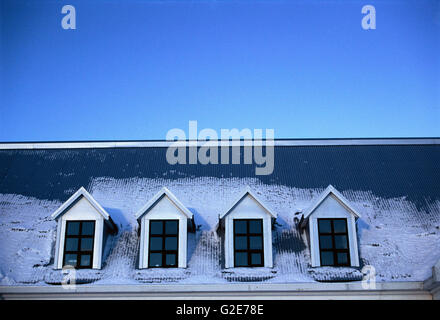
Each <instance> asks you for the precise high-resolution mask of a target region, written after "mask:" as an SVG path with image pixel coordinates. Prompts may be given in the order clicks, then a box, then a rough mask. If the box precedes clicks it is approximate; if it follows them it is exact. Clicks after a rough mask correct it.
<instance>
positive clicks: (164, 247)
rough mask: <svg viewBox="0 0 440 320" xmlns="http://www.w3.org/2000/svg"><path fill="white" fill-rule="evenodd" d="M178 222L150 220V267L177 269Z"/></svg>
mask: <svg viewBox="0 0 440 320" xmlns="http://www.w3.org/2000/svg"><path fill="white" fill-rule="evenodd" d="M178 235H179V221H178V220H150V235H149V241H150V242H149V243H150V245H149V260H148V266H149V267H150V268H151V267H163V268H170V267H177V254H178Z"/></svg>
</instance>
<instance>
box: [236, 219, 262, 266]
mask: <svg viewBox="0 0 440 320" xmlns="http://www.w3.org/2000/svg"><path fill="white" fill-rule="evenodd" d="M234 263H235V266H236V267H262V266H264V242H263V219H235V220H234Z"/></svg>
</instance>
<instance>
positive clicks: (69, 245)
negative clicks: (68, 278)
mask: <svg viewBox="0 0 440 320" xmlns="http://www.w3.org/2000/svg"><path fill="white" fill-rule="evenodd" d="M94 238H95V221H66V236H65V243H64V262H63V266H67V265H69V266H72V267H75V268H92V265H93V243H94Z"/></svg>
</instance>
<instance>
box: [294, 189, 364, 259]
mask: <svg viewBox="0 0 440 320" xmlns="http://www.w3.org/2000/svg"><path fill="white" fill-rule="evenodd" d="M359 217H360V214H359V213H358V212H357V211H356V210H355V209H354V208H353V207H352V206H351V205H350V203H349V201H348V200H347V199H346V198H345V197H344V196H343V195H342V194H341V193H339V192H338V190H336V189H335V188H334V187H333V186H331V185H329V186H328V187H327V188H326V189H325V190H324V192H323V193H322V194H320V195H319V196H318V197H317V199H316V200H315V201H314V202H313V203H312V205H311V206H310V207H309V208H308V209H307V210H306V211H305V212H304V215H303V220H302V221H301V223H300V227H301V228H305V227H307V226H308V232H309V240H310V251H311V252H310V253H311V262H312V267H319V266H352V267H358V266H359V253H358V244H357V233H356V219H357V218H359Z"/></svg>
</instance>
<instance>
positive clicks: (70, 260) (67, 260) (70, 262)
mask: <svg viewBox="0 0 440 320" xmlns="http://www.w3.org/2000/svg"><path fill="white" fill-rule="evenodd" d="M76 261H77V255H76V254H73V253H68V254H65V255H64V265H65V266H73V267H75V266H76Z"/></svg>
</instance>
